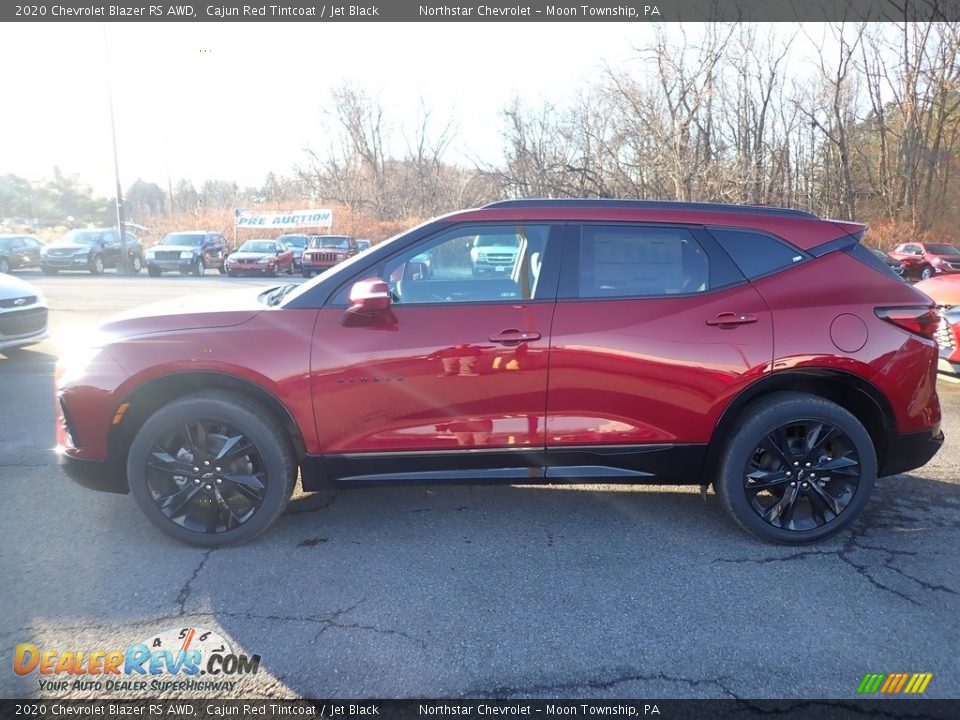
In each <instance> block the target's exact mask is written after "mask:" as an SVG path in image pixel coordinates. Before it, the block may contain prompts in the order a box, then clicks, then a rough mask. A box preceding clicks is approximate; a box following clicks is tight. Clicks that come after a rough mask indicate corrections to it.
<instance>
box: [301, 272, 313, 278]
mask: <svg viewBox="0 0 960 720" xmlns="http://www.w3.org/2000/svg"><path fill="white" fill-rule="evenodd" d="M300 275H302V276H303V277H305V278H312V277H313V270H301V271H300Z"/></svg>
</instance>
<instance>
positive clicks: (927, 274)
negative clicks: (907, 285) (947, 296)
mask: <svg viewBox="0 0 960 720" xmlns="http://www.w3.org/2000/svg"><path fill="white" fill-rule="evenodd" d="M932 277H933V268H931V267H930V266H929V265H927V266H926V267H924V268H923V270H921V271H920V279H921V280H929V279H930V278H932Z"/></svg>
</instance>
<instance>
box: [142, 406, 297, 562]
mask: <svg viewBox="0 0 960 720" xmlns="http://www.w3.org/2000/svg"><path fill="white" fill-rule="evenodd" d="M198 419H210V420H214V421H217V420H221V421H225V422H227V423H229V424H231V425H233V426H234V427H236V428H237V429H238V430H239V431H240V432H242V433H244V435H246V436H247V437H248V438H249V439H250V440H252V441H253V443H254V444H255V445H256V447H257V449H258V450H259V451H260V453H261V455H262V457H263V460H264V463H265V464H266V468H267V490H266V495H265V498H264V501H263V505H261V507H260V508H259V509H258V510H257V511H256V513H254V515H253V517H251V518H250V519H249V520H248V521H247V522H245V523H244V524H243V525H241V526H240V527H239V528H236V529H234V530H229V531H227V532H223V533H216V534H209V535H208V534H204V533H198V532H194V531H191V530H187V529H185V528H182V527H180V526H179V525H177V524H175V523H173V522H172V521H170V520H169V519H167V517H166V516H165V515H164V514H163V513H162V512H161V511H160V509H159V508H158V507H157V506H156V505H155V504H154V502H153V500H152V499H151V497H150V494H149V490H148V489H147V484H146V474H145V472H144V466H145V463H146V458H147V453H148V452H149V451H150V449H151V448H152V447H153V446H154V444H155V443H156V440H157V438H158V437H159V436H160V435H161V434H162V433H164V432H165V431H167V430H168V429H169V428H171V427H174V426H176V425H177V424H182V423H184V422H187V421H194V420H198ZM291 463H292V473H293V475H292V477H291V476H290V475H288V472H290V469H291ZM127 478H128V481H129V485H130V494H131V495H133V498H134V500H135V501H136V503H137V505H138V506H139V507H140V510H141V511H142V512H143V513H144V515H146V516H147V519H148V520H150V522H152V523H153V524H154V525H156V526H157V527H158V528H159V529H160V530H161V531H163V532H164V533H165V534H167V535H169V536H170V537H173V538H175V539H177V540H180V541H182V542H186V543H189V544H191V545H198V546H202V547H219V546H223V545H235V544H240V543H244V542H247V541H248V540H251V539H253V538H254V537H256V536H257V535H259V534H260V533H262V532H263V531H264V530H266V529H267V528H268V527H269V526H270V525H271V524H273V522H274V520H275V519H276V518H277V517H278V516H279V515H280V514H281V513H282V512H283V509H284V508H285V507H286V504H287V501H288V500H289V498H290V494H291V492H292V489H293V481H294V480H295V478H296V462H295V460H294V459H293V451H292V449H290V448H289V446H288V444H287V443H285V442H284V440H283V433H282V431H281V430H280V429H279V428H278V427H277V426H276V425H275V424H274V423H272V422H271V421H270V420H269V419H268V418H266V417H264V416H263V413H262V412H261V413H260V414H259V415H258V414H257V413H256V408H251V407H250V406H248V405H245V404H240V403H235V402H232V401H231V400H229V399H227V398H221V397H198V398H188V399H184V400H177V401H174V402H172V403H170V404H169V405H167V406H165V407H163V408H161V409H160V410H158V411H157V412H155V413H154V414H153V415H151V416H150V418H148V419H147V421H146V422H145V423H144V424H143V426H142V427H141V429H140V431H139V432H138V433H137V435H136V437H135V438H134V440H133V443H132V444H131V446H130V451H129V453H128V456H127Z"/></svg>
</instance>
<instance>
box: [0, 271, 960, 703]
mask: <svg viewBox="0 0 960 720" xmlns="http://www.w3.org/2000/svg"><path fill="white" fill-rule="evenodd" d="M19 275H20V277H22V278H23V279H25V280H27V281H28V282H33V283H35V284H36V285H38V286H40V287H41V288H43V290H44V291H45V293H46V294H47V296H48V299H49V301H50V304H51V322H50V326H51V332H52V337H51V340H50V341H48V342H45V343H43V344H42V345H38V346H35V347H33V348H30V349H27V350H24V351H21V352H18V353H13V354H12V355H11V356H10V357H9V359H3V358H4V356H3V355H0V508H2V510H0V512H2V517H3V528H4V530H5V535H6V543H5V547H4V550H3V552H2V553H0V607H2V608H3V613H2V614H0V647H2V653H0V655H2V663H0V695H2V696H4V697H61V698H62V697H83V696H93V697H115V698H122V697H132V696H134V695H137V694H139V695H145V696H154V697H156V696H174V697H175V696H190V695H198V696H210V695H219V696H222V697H258V696H263V697H295V696H305V697H472V698H490V697H574V698H581V697H583V698H586V697H593V698H621V697H631V698H672V697H719V698H725V697H747V698H761V697H772V698H779V697H837V698H850V697H854V696H855V691H856V688H857V685H858V684H859V682H860V680H861V679H862V678H863V676H864V674H865V673H868V672H872V673H893V672H910V673H912V672H930V673H933V679H932V681H931V682H930V684H929V686H928V687H927V690H926V693H925V696H927V697H957V696H960V656H958V653H957V648H960V622H958V621H957V619H958V617H960V562H958V558H960V479H958V478H960V384H956V383H953V382H949V381H947V380H944V381H943V382H941V383H940V391H941V400H942V402H943V410H944V422H943V427H944V431H945V432H946V435H947V442H946V444H945V446H944V448H943V450H942V451H941V452H940V454H939V455H938V456H937V457H936V458H935V459H934V460H933V461H932V462H931V463H930V464H929V465H927V466H926V467H924V468H921V469H920V470H917V471H915V472H913V473H910V474H908V475H900V476H897V477H893V478H886V479H884V480H881V481H880V482H879V483H878V485H877V489H876V490H875V492H874V496H873V499H872V501H871V503H870V505H869V507H868V508H867V510H866V511H865V512H864V514H863V516H862V518H861V519H860V520H859V521H858V522H857V523H856V524H855V525H854V527H853V529H852V530H851V531H846V532H843V533H842V534H841V535H840V536H839V537H838V538H836V539H834V540H832V541H829V542H826V543H823V544H819V545H815V546H809V547H802V548H796V547H780V546H774V545H767V544H763V543H762V542H760V541H758V540H756V539H754V538H752V537H750V536H748V535H746V534H745V533H743V532H742V531H740V530H738V529H737V528H736V527H735V525H734V524H733V523H732V522H731V521H730V520H729V519H728V518H727V517H726V516H725V515H724V514H723V512H722V511H721V509H720V506H719V502H718V500H717V498H716V496H715V495H714V494H713V493H712V492H711V493H710V494H709V495H708V496H707V499H706V503H704V502H703V501H702V500H701V497H700V494H699V490H698V489H697V488H665V487H629V486H627V487H623V486H602V485H589V486H575V487H571V486H560V487H546V488H544V487H449V488H447V487H429V488H423V487H411V488H391V489H368V490H350V491H341V492H339V493H337V494H335V495H332V496H328V495H318V496H311V495H297V496H296V497H295V498H294V500H293V501H292V502H291V504H290V506H289V510H288V512H287V514H286V516H285V517H283V518H281V519H280V521H278V523H277V524H276V525H275V526H274V527H273V528H272V529H271V530H269V531H268V532H267V533H266V534H265V535H264V536H262V537H261V538H259V539H258V540H256V541H254V542H253V543H251V544H249V545H245V546H242V547H239V548H230V549H221V550H213V551H210V550H201V549H196V548H192V547H188V546H185V545H181V544H178V543H176V542H175V541H173V540H171V539H168V538H167V537H165V536H164V535H162V534H161V533H160V532H159V531H157V530H156V529H155V528H154V527H153V526H152V525H150V524H149V523H148V522H147V521H146V520H145V519H144V518H143V517H142V516H141V514H140V511H139V510H138V509H137V508H136V506H135V505H134V502H133V500H132V499H131V498H130V497H128V496H121V495H109V494H102V493H95V492H92V491H89V490H85V489H83V488H81V487H79V486H76V485H74V484H73V483H72V482H70V481H69V480H67V479H66V478H65V477H64V476H63V475H62V474H61V473H60V472H59V471H58V470H57V469H56V467H55V466H54V462H53V455H52V451H51V448H52V446H53V444H54V435H53V421H54V409H53V368H54V363H55V361H56V357H57V355H58V354H59V353H61V352H63V351H64V350H65V349H66V348H67V347H68V344H69V338H70V337H71V333H76V332H78V331H80V330H79V329H80V328H82V327H85V326H88V325H90V324H92V323H95V322H97V321H99V320H101V319H103V318H105V317H107V316H108V315H109V314H111V313H113V312H116V311H118V310H123V309H127V308H130V307H134V306H137V305H140V304H143V303H146V302H150V301H153V300H161V299H168V298H171V297H177V296H182V295H188V294H192V293H208V292H210V291H213V290H217V289H223V288H229V287H238V286H244V285H246V286H251V287H256V286H263V287H266V286H270V285H275V284H277V283H278V282H280V283H282V282H288V280H287V279H285V278H281V279H280V280H260V279H235V280H234V279H228V278H225V277H221V276H217V275H207V276H206V277H204V278H192V277H178V276H171V277H162V278H157V279H151V278H147V277H145V276H141V277H134V278H123V277H117V276H115V275H112V274H107V275H105V276H102V277H89V276H85V275H77V276H65V275H62V276H57V277H44V276H42V275H40V274H38V273H36V274H35V273H30V272H24V273H20V274H19ZM294 280H295V281H296V280H299V279H298V278H295V279H294ZM190 627H195V628H198V629H202V630H212V631H214V632H215V633H217V634H219V635H220V636H222V638H223V639H224V640H225V641H226V642H227V643H228V644H229V645H230V647H231V648H232V650H233V651H234V652H235V653H242V654H247V655H253V654H257V655H259V656H260V657H261V662H260V666H259V670H258V672H256V673H255V674H246V675H232V676H229V677H227V676H222V677H221V678H218V681H219V680H220V679H224V678H226V679H229V681H230V682H235V683H236V684H235V685H234V686H233V688H232V689H220V690H218V691H210V690H207V691H203V692H200V691H190V690H187V691H178V690H170V691H160V692H158V691H155V690H154V691H151V690H149V689H148V690H146V691H131V690H112V691H108V690H103V689H100V690H96V689H90V690H80V689H76V688H74V687H73V685H71V686H70V687H68V688H66V689H59V690H53V689H50V688H47V689H41V687H40V684H39V682H38V677H43V676H40V675H39V673H37V672H34V673H32V674H30V675H27V676H23V677H20V676H18V675H16V674H15V673H14V672H13V671H12V669H11V660H12V658H13V654H14V648H15V646H17V645H18V644H21V643H32V644H34V645H36V646H37V647H38V648H39V649H40V650H55V651H57V652H58V653H63V652H65V651H68V650H70V651H73V650H85V651H86V650H96V649H99V650H105V651H109V650H115V649H123V648H127V647H128V646H130V645H131V644H134V643H137V642H140V641H142V640H145V639H150V638H153V637H154V636H156V635H157V634H158V633H160V632H162V631H165V630H170V629H174V630H178V631H179V629H181V628H190ZM198 633H199V630H198ZM66 677H67V678H68V679H69V681H70V683H73V681H74V680H75V679H77V678H76V677H75V676H66ZM183 677H184V676H183V675H179V676H176V677H175V678H174V677H172V676H167V675H164V676H162V679H163V680H173V679H176V680H180V679H183ZM85 679H89V678H85ZM124 679H126V678H124ZM150 679H151V678H150V677H149V676H147V680H148V681H149V680H150ZM207 679H209V678H207Z"/></svg>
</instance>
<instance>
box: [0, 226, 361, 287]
mask: <svg viewBox="0 0 960 720" xmlns="http://www.w3.org/2000/svg"><path fill="white" fill-rule="evenodd" d="M125 240H126V245H127V259H128V262H127V270H128V271H129V272H132V273H139V272H140V271H141V270H142V269H143V268H144V267H146V268H147V272H148V273H149V274H150V276H151V277H159V276H160V275H162V274H163V273H165V272H178V273H180V274H181V275H196V276H201V275H203V274H204V273H205V272H206V271H207V270H210V269H213V268H216V269H217V270H219V271H220V272H221V273H224V274H227V275H238V274H240V273H241V272H257V273H262V274H265V275H270V274H276V273H278V272H287V273H292V272H294V271H299V272H302V273H303V276H304V277H312V276H313V275H314V274H316V273H319V272H323V271H324V270H328V269H329V268H331V267H333V266H334V265H336V264H337V263H339V262H342V261H343V260H346V259H347V258H349V257H352V256H353V255H356V254H357V253H358V252H361V251H363V250H366V249H367V248H369V247H370V241H369V240H357V239H354V238H352V237H350V236H347V235H313V234H302V233H300V234H286V235H280V236H279V237H277V238H257V239H254V240H248V241H246V242H244V243H243V244H242V245H241V246H240V247H238V248H236V249H231V248H230V246H229V244H228V242H227V239H226V237H224V235H223V233H220V232H216V231H211V230H189V231H178V232H172V233H169V234H167V235H166V236H165V237H164V238H163V240H161V241H160V242H159V243H158V244H157V245H155V246H154V247H152V248H150V249H149V250H146V251H144V250H143V244H142V243H141V241H140V240H139V238H137V237H136V235H134V234H133V233H132V232H131V231H130V230H129V229H128V230H127V231H126V232H125ZM120 248H121V243H120V236H119V234H118V233H117V231H116V229H114V228H96V229H91V230H71V231H70V232H68V233H67V234H66V235H64V236H63V237H61V238H59V239H58V240H55V241H53V242H51V243H48V244H46V245H44V244H43V243H42V242H40V241H39V240H38V239H36V238H35V237H31V236H28V235H15V234H7V235H0V273H9V272H11V271H13V270H25V269H29V268H40V269H41V270H42V271H43V272H45V273H47V274H48V275H56V274H57V273H59V272H66V271H78V272H88V273H91V274H93V275H100V274H101V273H103V272H104V270H107V269H109V268H117V267H118V266H119V265H120V253H121V249H120ZM265 249H266V250H265ZM251 253H252V254H254V255H257V256H258V257H256V258H251ZM234 255H236V256H237V257H235V258H234V260H233V261H232V262H229V263H228V262H227V259H228V258H229V257H231V256H234ZM265 255H270V256H272V258H273V259H272V260H271V259H270V258H266V257H264V256H265ZM304 255H306V256H307V262H306V266H304ZM251 259H252V260H253V262H252V264H251V262H248V261H249V260H251ZM231 270H232V272H231Z"/></svg>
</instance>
